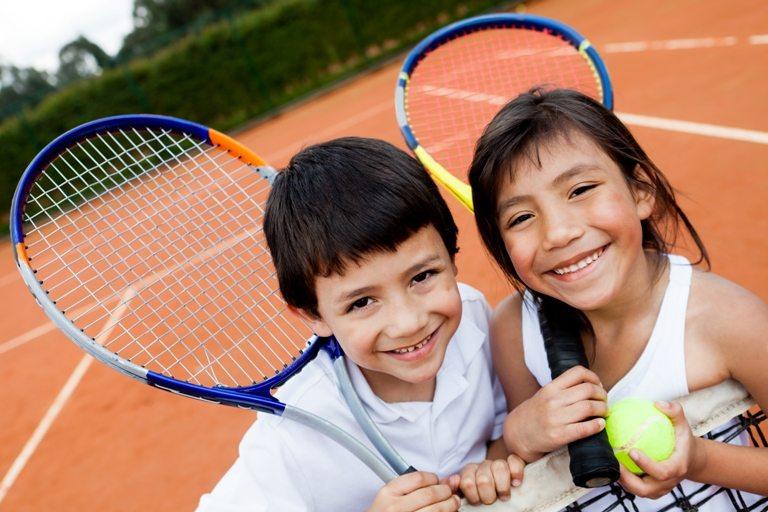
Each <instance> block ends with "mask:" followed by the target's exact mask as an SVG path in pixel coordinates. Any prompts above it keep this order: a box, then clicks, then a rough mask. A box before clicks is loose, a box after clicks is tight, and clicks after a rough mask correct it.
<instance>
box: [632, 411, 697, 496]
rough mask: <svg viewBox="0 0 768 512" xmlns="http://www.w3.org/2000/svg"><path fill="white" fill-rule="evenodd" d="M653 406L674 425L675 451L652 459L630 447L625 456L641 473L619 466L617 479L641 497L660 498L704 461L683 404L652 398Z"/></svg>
mask: <svg viewBox="0 0 768 512" xmlns="http://www.w3.org/2000/svg"><path fill="white" fill-rule="evenodd" d="M656 408H657V409H659V410H660V411H661V412H663V413H664V414H666V415H667V416H669V419H671V420H672V424H673V425H674V426H675V451H673V452H672V455H670V456H669V458H668V459H666V460H663V461H661V462H656V461H655V460H653V459H651V458H650V457H648V456H647V455H645V454H644V453H643V452H642V451H640V450H632V451H631V452H629V456H630V457H632V460H634V461H635V464H637V465H638V466H639V467H640V469H642V470H643V471H645V475H635V474H633V473H632V472H631V471H629V470H628V469H627V468H625V467H624V466H621V477H620V479H619V483H621V485H622V487H624V489H626V490H627V491H629V492H631V493H632V494H634V495H636V496H641V497H643V498H652V499H656V498H660V497H661V496H664V495H665V494H667V493H668V492H670V491H671V490H672V489H673V488H674V487H675V486H676V485H677V484H679V483H680V481H681V480H685V479H686V478H688V476H689V475H690V474H691V473H692V472H695V471H696V470H697V469H698V468H699V467H700V466H701V465H702V464H703V463H704V462H703V461H702V460H699V459H701V458H702V456H703V453H702V452H701V450H697V446H698V441H699V439H698V438H696V437H695V436H694V435H693V432H691V427H690V426H689V425H688V420H686V419H685V413H684V412H683V408H682V407H681V406H680V404H679V403H677V402H672V403H668V402H656Z"/></svg>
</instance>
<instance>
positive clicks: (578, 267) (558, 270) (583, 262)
mask: <svg viewBox="0 0 768 512" xmlns="http://www.w3.org/2000/svg"><path fill="white" fill-rule="evenodd" d="M602 253H603V251H602V249H600V250H597V251H595V252H594V253H592V254H590V255H589V256H587V257H586V258H584V259H583V260H581V261H578V262H576V263H574V264H573V265H569V266H567V267H564V268H556V269H555V274H557V275H560V276H562V275H563V274H570V273H571V272H576V271H577V270H581V269H583V268H584V267H586V266H587V265H589V264H590V263H592V262H593V261H595V260H596V259H597V258H599V257H600V255H601V254H602Z"/></svg>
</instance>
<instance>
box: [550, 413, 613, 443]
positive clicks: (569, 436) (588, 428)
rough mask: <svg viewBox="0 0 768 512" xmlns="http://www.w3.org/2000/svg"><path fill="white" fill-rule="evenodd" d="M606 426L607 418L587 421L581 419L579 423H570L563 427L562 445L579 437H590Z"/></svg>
mask: <svg viewBox="0 0 768 512" xmlns="http://www.w3.org/2000/svg"><path fill="white" fill-rule="evenodd" d="M604 428H605V419H603V418H593V419H591V420H587V421H580V422H578V423H570V424H568V425H565V426H564V427H563V429H562V435H561V436H560V439H561V443H560V444H561V446H565V445H566V444H568V443H572V442H573V441H576V440H577V439H583V438H585V437H589V436H591V435H592V434H597V433H598V432H600V431H601V430H603V429H604Z"/></svg>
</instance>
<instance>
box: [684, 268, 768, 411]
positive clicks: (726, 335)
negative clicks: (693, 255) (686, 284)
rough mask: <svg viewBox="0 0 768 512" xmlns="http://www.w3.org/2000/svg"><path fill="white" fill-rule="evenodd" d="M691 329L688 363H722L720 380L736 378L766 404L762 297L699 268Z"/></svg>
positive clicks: (766, 316)
mask: <svg viewBox="0 0 768 512" xmlns="http://www.w3.org/2000/svg"><path fill="white" fill-rule="evenodd" d="M685 331H686V334H685V339H686V360H688V358H689V356H692V357H693V358H694V360H695V361H698V362H701V363H702V365H707V364H713V363H714V362H718V365H717V366H718V367H719V371H718V372H716V374H717V375H719V377H718V378H717V379H716V380H717V381H719V380H722V379H724V378H735V379H737V380H739V381H740V382H741V383H742V384H744V385H745V386H746V387H747V389H748V390H749V391H750V392H751V393H752V394H753V396H755V398H756V399H758V401H759V402H760V403H761V404H764V403H766V401H768V386H765V385H764V384H762V385H758V384H757V383H758V382H761V381H762V382H765V381H764V379H763V375H764V371H765V370H764V369H765V368H767V367H768V351H766V350H765V334H766V333H768V305H767V304H766V303H765V302H763V301H762V300H761V299H760V298H759V297H758V296H757V295H755V294H754V293H752V292H750V291H749V290H747V289H745V288H743V287H741V286H739V285H738V284H736V283H734V282H732V281H729V280H727V279H725V278H723V277H720V276H718V275H717V274H713V273H711V272H704V271H701V270H694V272H693V278H692V281H691V292H690V298H689V300H688V310H687V313H686V322H685ZM695 355H698V356H699V357H695ZM705 384H708V383H705ZM694 387H696V386H694Z"/></svg>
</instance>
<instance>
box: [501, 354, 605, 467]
mask: <svg viewBox="0 0 768 512" xmlns="http://www.w3.org/2000/svg"><path fill="white" fill-rule="evenodd" d="M607 397H608V395H607V393H606V392H605V389H603V386H602V384H601V383H600V379H599V378H598V377H597V375H596V374H595V373H594V372H592V371H589V370H587V369H586V368H584V367H583V366H575V367H573V368H571V369H569V370H568V371H566V372H565V373H563V374H562V375H560V376H559V377H558V378H556V379H554V380H553V381H552V382H550V383H549V384H547V385H546V386H544V387H543V388H541V389H539V390H538V391H537V392H536V394H534V395H533V396H532V397H531V398H529V399H528V400H526V401H524V402H522V403H521V404H520V405H518V406H517V407H515V408H514V409H513V410H512V412H510V413H509V414H508V415H507V418H506V419H505V420H504V441H505V443H506V445H507V448H508V449H509V451H510V452H513V453H516V454H519V455H520V456H521V457H522V458H523V460H525V461H526V462H531V461H534V460H536V459H538V458H540V457H542V456H543V455H544V454H546V453H549V452H551V451H553V450H556V449H557V448H560V447H561V446H564V445H566V444H568V443H570V442H572V441H575V440H577V439H581V438H584V437H587V436H591V435H592V434H596V433H597V432H600V431H601V430H603V428H605V420H604V419H603V418H602V417H604V416H605V415H606V414H607V413H608V405H607V402H606V401H607ZM590 418H591V419H590Z"/></svg>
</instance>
